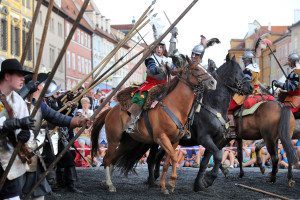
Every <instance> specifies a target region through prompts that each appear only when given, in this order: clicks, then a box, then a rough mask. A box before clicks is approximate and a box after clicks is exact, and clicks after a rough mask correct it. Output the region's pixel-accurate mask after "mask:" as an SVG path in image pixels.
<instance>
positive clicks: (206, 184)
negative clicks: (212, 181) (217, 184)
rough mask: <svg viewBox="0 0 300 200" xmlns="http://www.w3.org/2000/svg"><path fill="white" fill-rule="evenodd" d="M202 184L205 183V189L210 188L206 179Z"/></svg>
mask: <svg viewBox="0 0 300 200" xmlns="http://www.w3.org/2000/svg"><path fill="white" fill-rule="evenodd" d="M202 183H203V185H204V187H205V188H208V187H209V185H208V183H207V182H206V181H205V179H203V180H202Z"/></svg>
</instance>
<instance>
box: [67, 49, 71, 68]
mask: <svg viewBox="0 0 300 200" xmlns="http://www.w3.org/2000/svg"><path fill="white" fill-rule="evenodd" d="M67 67H68V69H70V68H71V56H70V51H67Z"/></svg>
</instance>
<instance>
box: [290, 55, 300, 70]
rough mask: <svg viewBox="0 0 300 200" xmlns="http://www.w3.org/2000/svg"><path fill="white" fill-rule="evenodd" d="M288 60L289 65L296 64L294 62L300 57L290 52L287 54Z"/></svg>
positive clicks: (299, 59)
mask: <svg viewBox="0 0 300 200" xmlns="http://www.w3.org/2000/svg"><path fill="white" fill-rule="evenodd" d="M288 60H289V61H290V62H291V66H290V67H292V66H296V63H297V62H299V61H300V57H299V55H298V54H297V53H291V54H290V55H289V56H288Z"/></svg>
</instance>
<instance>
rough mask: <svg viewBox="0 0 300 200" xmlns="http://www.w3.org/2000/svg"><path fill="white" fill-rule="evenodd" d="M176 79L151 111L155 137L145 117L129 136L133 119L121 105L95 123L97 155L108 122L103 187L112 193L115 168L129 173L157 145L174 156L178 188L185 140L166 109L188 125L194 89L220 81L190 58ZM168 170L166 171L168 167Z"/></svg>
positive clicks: (172, 175)
mask: <svg viewBox="0 0 300 200" xmlns="http://www.w3.org/2000/svg"><path fill="white" fill-rule="evenodd" d="M175 79H177V81H176V83H175V84H174V87H173V90H172V91H169V93H168V94H167V96H165V97H164V98H163V99H162V101H161V102H160V103H159V104H157V106H156V107H155V108H153V109H151V110H149V111H148V117H149V121H150V124H151V127H152V130H153V135H152V136H151V134H149V132H148V130H147V128H146V125H145V122H144V119H143V117H141V120H139V121H138V124H137V130H136V131H135V133H133V134H130V137H129V136H128V134H127V133H125V130H126V124H127V122H128V121H129V119H130V117H129V116H128V114H127V112H126V111H123V110H122V109H121V106H120V105H119V104H118V105H116V106H115V107H113V108H112V109H110V110H107V111H105V112H104V113H102V115H100V117H99V118H98V119H97V121H96V122H95V124H94V128H93V131H92V152H94V153H95V152H96V151H97V149H98V137H99V132H100V130H101V128H102V126H103V124H104V122H105V130H106V136H107V142H108V149H107V153H106V155H105V157H104V168H105V172H106V181H104V182H102V185H103V186H106V187H108V188H109V191H110V192H115V191H116V188H115V187H114V186H113V184H112V181H111V177H112V172H113V168H114V166H115V165H117V166H118V167H120V168H121V169H122V168H123V172H125V174H126V172H129V171H130V170H131V169H133V167H134V166H135V163H136V162H137V161H138V160H139V159H140V158H141V157H142V155H143V154H144V153H145V152H146V151H147V150H148V149H149V147H150V146H149V145H151V144H155V143H156V144H158V145H160V146H161V147H162V148H163V149H164V150H165V151H166V153H167V154H168V155H169V156H170V157H171V160H172V173H171V181H170V182H169V183H170V185H171V187H172V189H174V187H175V182H176V179H177V173H176V163H177V155H176V153H175V148H176V147H177V145H178V139H180V138H179V136H181V137H182V136H183V134H181V135H179V134H180V133H179V129H178V128H177V126H176V124H175V123H174V122H173V121H172V118H171V117H170V116H169V115H168V114H167V112H166V111H165V110H164V108H165V107H167V108H168V109H169V110H170V111H171V112H172V113H173V114H174V115H175V116H176V117H177V118H178V119H179V120H180V122H181V123H182V124H183V125H185V124H186V121H187V116H188V114H189V111H190V109H191V107H192V103H193V99H194V90H195V89H196V88H199V87H200V86H202V87H204V88H205V89H212V90H214V89H215V88H216V80H215V79H214V78H213V77H212V76H211V75H210V74H209V73H207V71H206V70H205V69H204V68H203V67H202V66H201V65H199V63H196V62H192V61H191V60H190V59H189V58H188V57H187V63H186V65H185V66H184V67H183V68H181V70H180V73H178V74H177V77H175ZM172 82H174V81H172ZM142 116H143V115H142ZM185 131H186V130H184V132H185ZM145 144H146V145H145ZM164 169H166V167H165V166H164ZM166 173H167V171H166V170H164V172H163V175H162V179H161V182H160V186H161V190H162V191H164V192H165V193H167V192H168V190H167V189H166V187H165V180H164V178H165V174H166Z"/></svg>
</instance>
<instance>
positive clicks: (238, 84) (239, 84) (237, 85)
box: [213, 71, 251, 95]
mask: <svg viewBox="0 0 300 200" xmlns="http://www.w3.org/2000/svg"><path fill="white" fill-rule="evenodd" d="M213 74H214V75H215V77H216V78H217V80H218V81H220V82H221V83H223V84H224V85H225V86H226V87H227V88H229V89H230V90H231V91H233V92H234V93H237V94H239V95H245V92H244V90H243V88H244V84H245V83H247V82H251V80H250V79H249V78H247V77H246V76H244V77H243V78H242V79H240V80H239V79H237V78H234V80H232V79H231V78H228V79H229V81H230V82H231V83H232V82H233V83H234V84H233V86H230V85H228V84H227V83H226V82H225V81H224V80H223V79H222V78H221V77H220V76H219V75H218V74H217V72H216V71H214V72H213Z"/></svg>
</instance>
